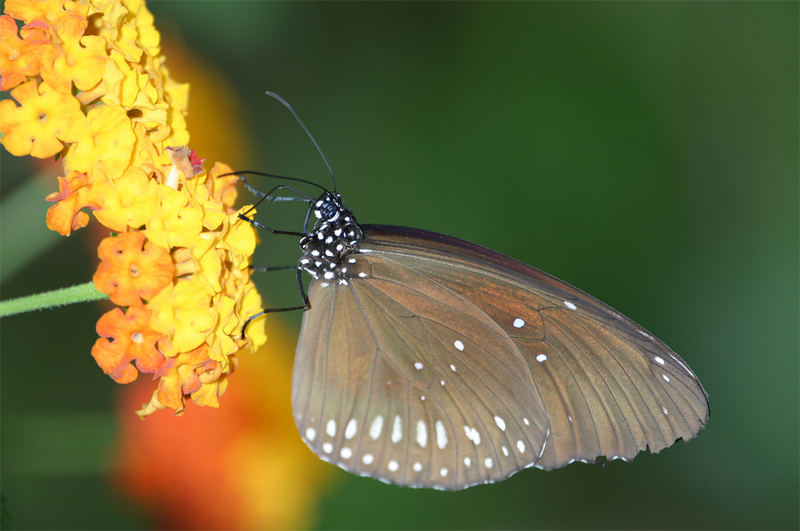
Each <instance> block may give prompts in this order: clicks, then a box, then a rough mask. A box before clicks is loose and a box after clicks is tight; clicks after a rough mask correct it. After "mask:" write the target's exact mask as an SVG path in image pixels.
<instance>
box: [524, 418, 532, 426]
mask: <svg viewBox="0 0 800 531" xmlns="http://www.w3.org/2000/svg"><path fill="white" fill-rule="evenodd" d="M522 422H524V423H525V425H526V426H530V425H531V421H529V420H528V417H522Z"/></svg>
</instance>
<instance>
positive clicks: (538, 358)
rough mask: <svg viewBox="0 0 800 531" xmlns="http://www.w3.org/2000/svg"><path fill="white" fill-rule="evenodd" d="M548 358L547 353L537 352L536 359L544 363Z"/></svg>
mask: <svg viewBox="0 0 800 531" xmlns="http://www.w3.org/2000/svg"><path fill="white" fill-rule="evenodd" d="M546 360H547V354H537V356H536V361H538V362H539V363H544V362H545V361H546Z"/></svg>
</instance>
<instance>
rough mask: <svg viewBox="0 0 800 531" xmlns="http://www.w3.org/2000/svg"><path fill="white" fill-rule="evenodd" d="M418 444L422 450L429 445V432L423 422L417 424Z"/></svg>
mask: <svg viewBox="0 0 800 531" xmlns="http://www.w3.org/2000/svg"><path fill="white" fill-rule="evenodd" d="M417 444H418V445H420V447H421V448H425V445H426V444H428V430H427V428H426V426H425V422H424V421H422V420H420V421H418V422H417Z"/></svg>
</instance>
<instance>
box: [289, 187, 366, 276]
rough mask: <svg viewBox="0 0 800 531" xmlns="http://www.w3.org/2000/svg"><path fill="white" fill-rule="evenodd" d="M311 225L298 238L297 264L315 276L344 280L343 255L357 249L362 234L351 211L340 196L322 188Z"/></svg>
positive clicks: (344, 263) (345, 268)
mask: <svg viewBox="0 0 800 531" xmlns="http://www.w3.org/2000/svg"><path fill="white" fill-rule="evenodd" d="M312 208H313V210H312V212H313V213H314V216H315V217H316V218H317V221H316V222H315V223H314V228H313V229H312V231H311V232H310V233H309V234H308V235H307V236H304V237H303V238H302V239H301V240H300V249H301V250H302V251H303V254H302V256H301V257H300V268H301V269H304V270H305V271H308V272H309V273H310V274H311V276H313V277H314V278H315V279H320V280H324V281H328V282H331V281H334V280H337V279H338V280H339V281H340V282H347V280H346V279H347V277H348V275H347V264H346V261H345V260H344V257H345V256H347V255H348V254H350V253H353V252H355V251H357V250H358V241H359V240H361V239H362V238H363V237H364V233H363V232H362V231H361V227H359V226H358V223H357V222H356V219H355V217H353V214H352V213H351V212H350V211H349V210H348V209H347V208H345V207H344V205H343V204H342V196H340V195H339V194H335V193H331V192H325V193H324V194H322V195H321V196H320V197H319V199H317V201H316V202H315V203H314V206H313V207H312Z"/></svg>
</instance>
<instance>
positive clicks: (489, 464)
mask: <svg viewBox="0 0 800 531" xmlns="http://www.w3.org/2000/svg"><path fill="white" fill-rule="evenodd" d="M483 464H484V465H485V466H486V468H492V465H493V464H494V463H493V462H492V458H491V457H487V458H486V459H485V460H484V461H483Z"/></svg>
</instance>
